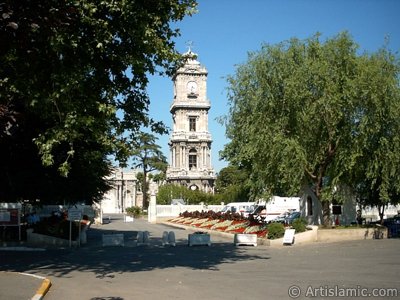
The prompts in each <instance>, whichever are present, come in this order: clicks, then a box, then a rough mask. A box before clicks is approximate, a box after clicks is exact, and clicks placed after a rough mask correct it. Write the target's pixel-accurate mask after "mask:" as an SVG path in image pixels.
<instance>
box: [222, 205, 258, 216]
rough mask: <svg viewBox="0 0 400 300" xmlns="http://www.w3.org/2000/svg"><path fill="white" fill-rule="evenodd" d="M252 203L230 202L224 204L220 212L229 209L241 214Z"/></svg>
mask: <svg viewBox="0 0 400 300" xmlns="http://www.w3.org/2000/svg"><path fill="white" fill-rule="evenodd" d="M253 204H254V203H253V202H232V203H228V204H227V205H225V206H224V207H223V208H222V210H221V212H222V213H226V212H228V211H229V212H232V213H239V214H243V213H245V212H246V211H248V210H249V209H250V207H251V206H252V205H253Z"/></svg>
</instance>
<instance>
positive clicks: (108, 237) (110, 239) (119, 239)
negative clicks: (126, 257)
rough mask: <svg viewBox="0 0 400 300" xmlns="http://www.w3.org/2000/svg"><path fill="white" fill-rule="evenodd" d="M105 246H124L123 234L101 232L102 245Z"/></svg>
mask: <svg viewBox="0 0 400 300" xmlns="http://www.w3.org/2000/svg"><path fill="white" fill-rule="evenodd" d="M107 246H122V247H123V246H125V243H124V234H123V233H118V234H103V247H107Z"/></svg>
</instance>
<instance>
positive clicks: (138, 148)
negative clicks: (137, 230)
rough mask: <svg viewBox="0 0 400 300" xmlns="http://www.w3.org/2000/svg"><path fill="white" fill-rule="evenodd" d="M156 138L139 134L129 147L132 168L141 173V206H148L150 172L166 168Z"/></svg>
mask: <svg viewBox="0 0 400 300" xmlns="http://www.w3.org/2000/svg"><path fill="white" fill-rule="evenodd" d="M156 141H157V138H156V137H155V136H154V135H152V134H150V133H144V132H142V133H140V134H139V136H138V138H137V140H136V141H134V144H132V145H131V147H132V150H131V152H130V155H131V156H132V158H133V159H134V161H135V163H134V168H135V169H136V168H140V169H141V170H142V171H143V176H141V187H142V192H143V206H144V207H145V208H147V206H148V195H147V192H148V182H147V181H148V176H149V175H150V172H152V171H155V170H159V171H163V172H165V171H166V170H167V167H168V163H167V159H166V157H165V156H164V154H163V153H162V151H161V147H160V146H159V145H157V144H156Z"/></svg>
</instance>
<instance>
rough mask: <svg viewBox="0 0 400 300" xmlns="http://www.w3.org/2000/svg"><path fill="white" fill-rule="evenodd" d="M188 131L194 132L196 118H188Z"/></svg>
mask: <svg viewBox="0 0 400 300" xmlns="http://www.w3.org/2000/svg"><path fill="white" fill-rule="evenodd" d="M189 131H196V117H189Z"/></svg>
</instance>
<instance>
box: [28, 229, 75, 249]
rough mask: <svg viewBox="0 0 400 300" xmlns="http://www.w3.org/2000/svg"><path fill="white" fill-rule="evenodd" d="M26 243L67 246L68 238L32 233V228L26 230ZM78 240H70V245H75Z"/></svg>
mask: <svg viewBox="0 0 400 300" xmlns="http://www.w3.org/2000/svg"><path fill="white" fill-rule="evenodd" d="M26 236H27V243H29V244H32V245H38V246H44V247H45V246H57V247H69V240H65V239H60V238H57V237H53V236H48V235H44V234H40V233H34V232H33V230H31V229H27V230H26ZM78 242H79V241H71V246H74V247H77V246H78Z"/></svg>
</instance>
